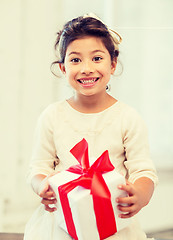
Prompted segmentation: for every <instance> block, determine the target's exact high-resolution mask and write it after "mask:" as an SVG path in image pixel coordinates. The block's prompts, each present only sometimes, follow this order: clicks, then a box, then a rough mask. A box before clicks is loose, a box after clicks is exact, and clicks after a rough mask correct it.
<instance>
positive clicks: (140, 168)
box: [122, 108, 158, 185]
mask: <svg viewBox="0 0 173 240" xmlns="http://www.w3.org/2000/svg"><path fill="white" fill-rule="evenodd" d="M122 133H123V144H124V149H125V157H126V160H125V162H124V165H125V167H126V168H127V172H128V174H127V177H128V180H129V181H130V182H135V180H137V179H138V178H140V177H148V178H150V179H151V180H152V181H153V182H154V184H155V185H156V184H157V181H158V179H157V174H156V170H155V167H154V165H153V163H152V160H151V158H150V152H149V144H148V132H147V128H146V125H145V123H144V121H143V120H142V119H141V117H140V116H139V115H138V113H137V112H136V111H135V110H133V109H132V108H129V109H128V110H127V111H126V113H125V116H124V119H123V126H122Z"/></svg>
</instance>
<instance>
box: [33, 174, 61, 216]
mask: <svg viewBox="0 0 173 240" xmlns="http://www.w3.org/2000/svg"><path fill="white" fill-rule="evenodd" d="M49 177H50V176H48V177H47V176H46V175H43V174H38V175H36V176H34V177H33V178H32V181H31V186H32V188H33V190H34V192H35V193H36V194H37V195H38V196H39V197H41V199H42V200H41V203H42V204H44V206H45V210H46V211H48V212H54V211H56V208H55V207H53V208H51V207H49V204H55V203H56V202H57V200H56V198H55V196H56V195H55V193H54V191H53V190H52V189H51V188H50V185H49V183H48V178H49Z"/></svg>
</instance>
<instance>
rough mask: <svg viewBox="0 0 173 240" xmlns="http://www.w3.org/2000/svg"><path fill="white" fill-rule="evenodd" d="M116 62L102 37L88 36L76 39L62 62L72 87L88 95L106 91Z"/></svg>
mask: <svg viewBox="0 0 173 240" xmlns="http://www.w3.org/2000/svg"><path fill="white" fill-rule="evenodd" d="M115 68H116V62H115V61H111V57H110V54H109V52H108V50H107V49H106V47H105V46H104V44H103V43H102V41H101V39H99V38H96V37H91V36H86V37H83V38H81V39H77V40H74V41H73V42H71V43H70V44H69V46H68V47H67V51H66V56H65V61H64V64H60V69H61V71H62V72H63V73H64V74H65V76H66V79H67V80H68V82H69V84H70V85H71V87H72V88H73V89H74V90H75V91H76V93H77V94H82V95H86V96H90V95H94V94H98V93H101V92H103V91H104V92H106V85H107V83H108V82H109V80H110V76H111V74H113V73H114V71H115Z"/></svg>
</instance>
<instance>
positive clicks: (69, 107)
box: [24, 15, 157, 240]
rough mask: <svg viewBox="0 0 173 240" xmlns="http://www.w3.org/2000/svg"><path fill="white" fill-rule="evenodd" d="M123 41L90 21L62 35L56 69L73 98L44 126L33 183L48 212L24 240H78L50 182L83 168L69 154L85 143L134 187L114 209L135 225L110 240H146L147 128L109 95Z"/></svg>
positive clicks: (152, 177) (75, 23) (151, 179)
mask: <svg viewBox="0 0 173 240" xmlns="http://www.w3.org/2000/svg"><path fill="white" fill-rule="evenodd" d="M120 41H121V37H120V36H119V35H118V34H117V33H116V32H114V31H112V30H110V29H108V28H107V26H105V24H103V22H102V21H100V20H99V19H97V18H95V17H93V16H89V15H88V16H83V17H79V18H76V19H73V20H72V21H69V22H68V23H67V24H66V25H65V26H64V28H63V29H62V31H60V32H59V33H58V37H57V41H56V44H55V48H56V49H57V50H58V52H59V58H58V59H57V61H56V62H54V63H53V64H58V65H59V67H60V70H61V71H62V73H63V74H64V75H65V77H66V79H67V81H68V82H69V84H70V85H71V87H72V88H73V89H74V95H73V96H72V97H71V98H69V99H67V100H63V101H60V102H56V103H53V104H51V105H50V106H49V107H48V108H47V109H46V110H45V111H44V112H43V113H42V114H41V116H40V118H39V121H38V126H37V130H36V136H35V147H34V151H33V156H32V161H31V165H30V172H29V177H28V178H29V180H30V182H31V185H32V188H33V190H34V191H35V193H36V194H37V195H38V196H39V197H40V198H41V203H42V205H41V206H40V207H39V208H38V209H37V211H36V212H35V213H34V215H33V216H32V218H31V220H30V221H29V222H28V224H27V226H26V230H25V237H24V239H25V240H57V239H58V240H68V239H72V238H71V237H70V236H69V235H68V234H67V233H65V232H64V231H63V230H61V228H60V227H58V217H59V211H58V209H56V208H55V207H52V204H55V203H56V201H57V200H56V198H55V193H54V192H53V191H52V190H51V188H50V186H49V184H48V178H49V176H50V175H51V174H55V173H57V172H58V171H62V170H65V169H67V168H69V167H70V166H72V165H75V164H76V163H77V162H76V160H75V158H74V157H73V156H72V154H71V153H70V152H69V151H70V149H71V148H72V147H73V146H74V145H75V144H76V143H78V142H79V141H80V140H81V139H82V138H85V139H86V140H87V142H88V144H89V155H90V156H96V157H98V156H100V155H101V154H102V153H103V151H104V150H108V151H109V155H110V159H111V162H112V164H113V165H114V166H115V169H116V170H117V171H118V172H121V173H122V174H123V175H124V176H125V177H126V179H127V185H121V186H119V188H120V189H123V190H125V191H126V192H127V194H128V197H125V198H118V199H115V201H117V202H118V204H119V205H118V208H119V210H120V211H121V212H122V214H120V217H121V218H130V217H132V221H131V224H130V225H129V227H127V228H125V229H123V230H121V231H119V232H118V233H116V234H115V235H113V236H111V237H109V238H108V239H109V240H111V239H114V240H127V239H128V240H144V239H146V235H145V234H144V232H143V231H142V230H141V229H140V227H139V225H138V222H137V220H136V216H135V215H136V214H137V213H138V212H139V211H140V210H141V209H142V208H143V207H144V206H146V205H147V204H148V203H149V201H150V198H151V196H152V194H153V190H154V185H155V184H156V182H157V176H156V172H155V168H154V166H153V164H152V161H151V160H150V157H149V150H148V140H147V133H146V127H145V124H144V123H143V121H142V120H141V118H140V116H139V115H138V114H137V113H136V111H135V110H134V109H132V108H131V107H129V106H128V105H126V104H124V103H122V102H121V101H118V100H117V99H115V98H114V97H112V96H110V95H109V94H108V93H107V91H106V88H107V84H108V82H109V80H110V77H111V75H112V74H114V72H115V69H116V65H117V59H118V55H119V47H118V45H119V43H120ZM124 204H126V205H124Z"/></svg>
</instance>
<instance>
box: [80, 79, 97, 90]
mask: <svg viewBox="0 0 173 240" xmlns="http://www.w3.org/2000/svg"><path fill="white" fill-rule="evenodd" d="M97 82H98V80H97V81H95V82H92V83H80V82H79V84H80V85H81V86H82V87H83V88H91V87H94V86H95V85H96V83H97Z"/></svg>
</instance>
